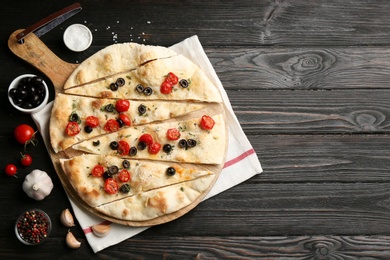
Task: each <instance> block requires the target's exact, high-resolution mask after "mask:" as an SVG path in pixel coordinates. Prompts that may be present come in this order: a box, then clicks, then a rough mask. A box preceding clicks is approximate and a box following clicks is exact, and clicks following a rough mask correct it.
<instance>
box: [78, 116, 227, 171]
mask: <svg viewBox="0 0 390 260" xmlns="http://www.w3.org/2000/svg"><path fill="white" fill-rule="evenodd" d="M204 117H208V116H207V115H205V116H203V117H202V118H194V119H189V120H185V121H175V122H166V123H160V124H148V125H141V126H136V127H127V128H124V129H121V130H119V131H117V132H114V133H110V134H106V135H103V136H98V137H95V138H92V139H89V140H86V141H83V142H80V143H78V144H75V145H73V146H72V147H73V149H75V150H79V151H83V152H87V153H92V154H102V155H103V154H106V155H120V156H122V157H127V158H138V159H151V160H159V161H175V162H186V163H199V164H221V163H222V161H223V160H224V154H225V148H226V133H225V123H224V119H223V116H222V115H221V114H219V115H215V116H213V117H211V118H212V120H213V121H214V123H215V124H214V126H213V128H212V129H211V130H205V129H203V128H202V127H201V121H202V119H203V118H204ZM172 131H175V132H176V133H177V135H178V136H177V139H176V138H175V139H176V140H170V139H169V138H168V136H169V134H168V132H172ZM147 135H149V136H148V138H146V137H145V136H147ZM144 137H145V138H144ZM144 139H145V141H144ZM171 139H172V138H171ZM140 143H143V144H142V145H140ZM113 144H114V145H113ZM166 145H169V146H170V147H171V149H169V150H167V151H165V149H164V146H166ZM140 146H143V147H141V148H143V149H141V148H140ZM129 148H135V154H134V153H131V152H130V151H129Z"/></svg>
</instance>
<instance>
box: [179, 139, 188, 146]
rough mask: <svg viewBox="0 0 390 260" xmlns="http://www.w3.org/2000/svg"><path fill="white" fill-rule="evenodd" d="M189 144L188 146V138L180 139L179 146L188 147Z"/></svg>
mask: <svg viewBox="0 0 390 260" xmlns="http://www.w3.org/2000/svg"><path fill="white" fill-rule="evenodd" d="M187 146H188V143H187V140H186V139H180V141H179V147H180V148H187Z"/></svg>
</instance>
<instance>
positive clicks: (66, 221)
mask: <svg viewBox="0 0 390 260" xmlns="http://www.w3.org/2000/svg"><path fill="white" fill-rule="evenodd" d="M60 220H61V223H62V224H63V225H64V226H65V227H73V226H74V219H73V216H72V213H70V210H69V209H64V210H63V211H62V212H61V216H60Z"/></svg>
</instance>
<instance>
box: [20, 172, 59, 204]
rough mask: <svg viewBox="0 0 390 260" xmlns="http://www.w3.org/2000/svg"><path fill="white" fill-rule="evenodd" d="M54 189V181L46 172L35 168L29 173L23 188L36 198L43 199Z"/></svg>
mask: <svg viewBox="0 0 390 260" xmlns="http://www.w3.org/2000/svg"><path fill="white" fill-rule="evenodd" d="M52 189H53V182H52V181H51V178H50V177H49V175H47V173H46V172H44V171H41V170H33V171H32V172H31V173H29V174H27V175H26V177H25V179H24V182H23V190H24V192H25V193H26V194H27V195H28V196H29V197H30V198H33V199H35V200H43V199H44V198H45V197H47V196H48V195H49V194H50V192H51V190H52Z"/></svg>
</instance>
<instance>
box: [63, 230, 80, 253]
mask: <svg viewBox="0 0 390 260" xmlns="http://www.w3.org/2000/svg"><path fill="white" fill-rule="evenodd" d="M66 245H67V246H68V247H70V248H72V249H77V248H79V247H80V246H81V242H80V241H78V240H77V239H76V238H75V237H74V235H73V233H72V232H70V231H68V234H66Z"/></svg>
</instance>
